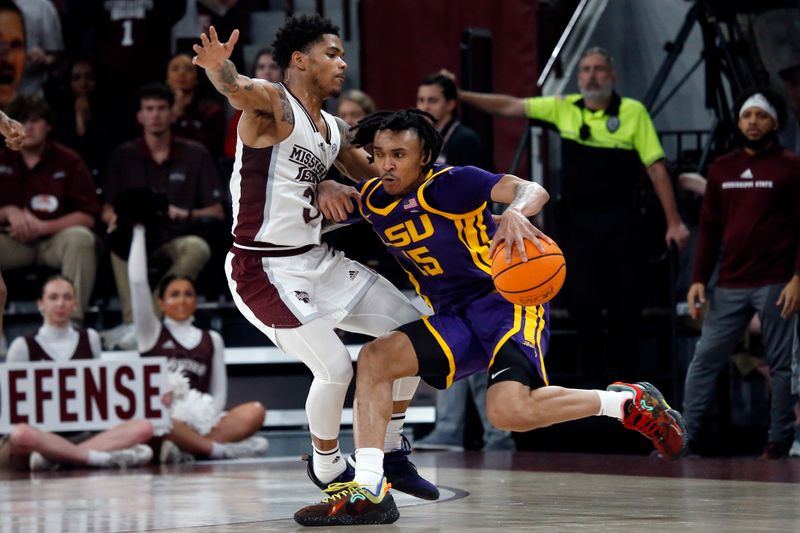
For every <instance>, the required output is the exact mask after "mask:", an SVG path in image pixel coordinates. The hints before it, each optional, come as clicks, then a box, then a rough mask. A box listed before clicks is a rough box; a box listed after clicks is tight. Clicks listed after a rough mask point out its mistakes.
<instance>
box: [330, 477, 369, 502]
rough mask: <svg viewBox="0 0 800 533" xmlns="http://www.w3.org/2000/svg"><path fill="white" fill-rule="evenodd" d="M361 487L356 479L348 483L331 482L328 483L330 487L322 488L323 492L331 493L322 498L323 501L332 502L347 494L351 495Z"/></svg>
mask: <svg viewBox="0 0 800 533" xmlns="http://www.w3.org/2000/svg"><path fill="white" fill-rule="evenodd" d="M359 489H361V485H358V484H357V483H356V482H355V481H348V482H347V483H331V484H330V485H328V488H326V489H322V490H323V492H327V493H329V494H331V495H330V496H328V497H327V498H325V499H324V500H322V503H330V502H333V501H336V500H338V499H341V498H344V497H345V496H350V495H351V494H353V493H354V492H357V491H358V490H359Z"/></svg>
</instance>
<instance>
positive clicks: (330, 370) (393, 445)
mask: <svg viewBox="0 0 800 533" xmlns="http://www.w3.org/2000/svg"><path fill="white" fill-rule="evenodd" d="M338 34H339V30H338V28H337V27H336V26H334V25H333V24H332V23H331V22H330V21H329V20H327V19H324V18H321V17H319V16H314V17H306V16H303V17H295V18H290V19H288V20H287V21H286V23H285V25H284V26H283V28H281V29H280V30H279V31H278V32H277V34H276V37H275V41H274V43H273V45H272V48H273V56H274V58H275V60H276V61H277V62H278V65H279V66H280V67H281V68H282V69H283V70H284V73H285V78H284V81H283V82H282V83H271V82H268V81H264V80H256V79H250V78H247V77H245V76H242V75H240V74H239V73H237V72H236V69H235V67H234V65H233V63H231V61H230V60H229V57H230V55H231V51H232V50H233V47H234V45H235V44H236V41H237V40H238V37H239V32H238V30H234V32H233V33H232V34H231V37H230V40H229V41H228V42H225V43H223V42H220V40H219V38H218V37H217V33H216V30H215V29H214V28H213V27H212V28H210V29H209V35H208V36H206V35H205V34H203V35H202V36H201V44H200V45H195V46H194V51H195V52H196V53H197V56H196V57H195V58H194V63H195V64H196V65H199V66H200V67H202V68H204V69H205V70H206V74H207V75H208V77H209V79H210V80H211V82H212V83H213V84H214V86H215V87H216V88H217V90H218V91H220V92H221V93H222V94H224V95H225V96H226V97H227V98H228V101H229V102H230V104H231V105H232V106H233V107H234V108H235V109H239V110H241V111H242V117H241V119H240V121H239V126H238V140H237V147H236V159H235V163H234V167H233V173H232V175H231V180H230V190H231V197H232V201H233V235H234V245H233V247H232V248H231V252H230V253H229V254H228V257H227V260H226V266H225V268H226V273H227V276H228V280H229V285H230V289H231V294H232V295H233V299H234V302H236V305H237V307H238V308H239V310H240V311H241V312H242V314H243V315H244V316H245V317H246V318H247V319H248V320H249V321H250V322H251V323H252V324H253V325H255V326H256V327H257V328H258V329H259V330H260V331H262V332H263V333H264V334H265V335H266V336H267V337H269V339H270V340H271V341H272V342H273V343H274V344H275V345H276V346H277V347H278V348H280V349H281V350H283V351H284V352H286V353H289V354H292V355H294V356H296V357H298V358H299V359H300V360H301V361H303V362H304V363H305V364H306V366H308V368H309V369H310V370H311V371H312V373H313V375H314V380H313V382H312V384H311V388H310V390H309V393H308V399H307V401H306V414H307V416H308V426H309V429H310V431H311V438H312V441H313V445H314V453H313V456H312V457H311V461H310V462H309V466H308V474H309V477H310V478H311V480H312V481H313V482H314V483H316V484H317V485H318V486H320V487H321V488H324V487H326V486H327V485H328V484H329V483H330V482H334V481H348V480H350V479H352V476H353V469H352V467H351V466H349V465H348V464H347V461H345V460H343V458H342V455H341V453H340V451H339V442H338V435H339V425H340V422H341V414H342V408H343V405H344V399H345V394H346V392H347V388H348V385H349V383H350V380H351V379H352V376H353V368H352V362H351V359H350V354H349V353H348V351H347V349H346V347H345V346H344V344H342V342H341V340H340V339H339V337H338V336H337V335H336V333H335V332H334V327H337V328H340V329H343V330H345V331H351V332H356V333H364V334H368V335H372V336H378V335H382V334H383V333H387V332H389V331H391V330H392V329H395V328H397V327H398V326H400V325H402V324H405V323H408V322H411V321H413V320H417V319H418V318H419V317H420V314H421V313H420V312H419V311H418V310H416V309H415V308H414V307H413V306H412V305H411V304H410V303H409V302H408V300H407V299H406V298H405V297H404V296H403V295H402V293H401V292H400V291H398V290H397V289H396V288H395V287H393V286H392V285H391V284H390V283H389V282H388V281H386V280H385V279H383V278H382V277H380V276H378V275H377V274H376V273H375V272H373V271H372V270H370V269H368V268H366V267H364V266H363V265H361V264H359V263H357V262H355V261H351V260H349V259H347V258H346V257H345V256H344V255H342V254H341V253H338V252H335V251H332V250H330V249H329V248H328V247H327V246H326V245H322V244H320V235H321V227H322V216H321V215H320V212H319V210H318V209H317V201H316V196H317V184H318V183H319V182H320V181H322V180H323V179H324V177H325V175H326V174H327V171H328V169H329V168H330V167H331V165H333V164H334V163H336V165H337V167H338V168H339V169H340V170H341V171H342V172H343V173H345V174H347V175H349V176H353V177H356V178H360V179H366V178H368V177H370V176H373V175H375V172H374V171H373V170H372V169H371V167H370V165H369V163H368V160H367V154H366V152H364V151H363V150H361V149H357V148H356V147H354V146H352V145H351V144H350V142H349V139H348V135H347V131H348V127H347V125H346V124H345V123H344V122H343V121H342V120H340V119H336V118H334V117H333V116H332V115H330V114H328V113H326V112H325V111H323V110H322V103H323V102H324V101H325V100H326V99H327V98H329V97H332V96H337V95H338V94H339V92H340V91H341V88H342V84H343V83H344V77H345V71H346V70H347V64H346V63H345V61H344V48H343V45H342V41H341V39H340V38H339V35H338ZM418 383H419V378H416V377H411V378H405V379H403V380H399V381H398V382H397V383H395V384H393V391H392V398H393V399H394V400H395V403H394V407H393V409H392V416H391V418H392V420H391V422H390V423H389V424H388V426H387V428H386V432H385V433H386V434H385V441H384V443H383V444H382V445H381V449H382V450H384V451H386V452H387V453H386V465H385V466H386V473H387V476H388V477H389V478H390V481H391V482H392V483H393V484H394V486H395V488H397V489H398V490H401V491H404V492H408V493H410V494H413V495H415V496H418V497H421V498H426V499H432V500H435V499H437V498H438V497H439V491H438V489H437V488H436V486H435V485H433V484H431V483H429V482H427V481H425V480H424V479H422V478H421V477H420V476H419V474H418V473H417V471H416V468H415V467H414V466H413V465H412V464H411V463H410V462H409V461H408V459H407V455H408V453H409V452H410V450H409V449H408V446H407V444H406V441H405V440H404V438H403V436H402V427H403V421H404V419H405V411H406V408H407V407H408V403H409V401H410V400H411V397H412V396H413V394H414V391H415V390H416V387H417V384H418Z"/></svg>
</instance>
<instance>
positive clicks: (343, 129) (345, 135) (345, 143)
mask: <svg viewBox="0 0 800 533" xmlns="http://www.w3.org/2000/svg"><path fill="white" fill-rule="evenodd" d="M335 118H336V125H337V126H338V127H339V137H341V138H342V141H341V144H342V150H344V149H345V148H349V147H350V145H351V144H352V142H353V133H352V132H351V131H350V126H348V125H347V122H345V121H344V120H342V119H340V118H339V117H335Z"/></svg>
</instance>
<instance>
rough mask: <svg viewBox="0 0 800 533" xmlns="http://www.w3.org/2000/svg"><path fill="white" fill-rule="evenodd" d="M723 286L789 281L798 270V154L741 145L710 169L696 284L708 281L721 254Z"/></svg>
mask: <svg viewBox="0 0 800 533" xmlns="http://www.w3.org/2000/svg"><path fill="white" fill-rule="evenodd" d="M720 254H721V258H720V272H719V282H718V284H719V286H720V287H731V288H749V287H758V286H762V285H769V284H774V283H786V282H788V281H789V279H790V278H791V277H792V275H793V274H794V273H800V158H798V157H797V156H795V155H794V154H793V153H792V152H790V151H789V150H786V149H784V148H782V147H781V146H773V147H770V148H768V149H766V150H764V151H763V152H759V153H757V154H754V155H750V154H748V153H747V152H746V151H745V150H744V149H743V148H740V149H738V150H735V151H733V152H731V153H728V154H726V155H724V156H721V157H720V158H718V159H717V160H716V161H714V163H713V164H712V165H711V168H710V169H709V173H708V185H707V187H706V194H705V198H704V199H703V207H702V209H701V211H700V226H699V234H698V237H697V252H696V255H695V260H694V272H693V274H692V282H693V283H708V280H709V278H710V277H711V273H712V271H713V270H714V265H715V264H716V261H717V257H718V255H720Z"/></svg>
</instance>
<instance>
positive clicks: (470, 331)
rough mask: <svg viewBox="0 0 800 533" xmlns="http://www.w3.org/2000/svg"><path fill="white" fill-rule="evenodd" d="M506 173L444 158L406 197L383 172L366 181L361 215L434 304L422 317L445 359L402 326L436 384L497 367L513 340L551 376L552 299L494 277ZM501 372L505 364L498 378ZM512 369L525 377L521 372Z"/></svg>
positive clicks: (429, 378) (544, 378) (544, 377)
mask: <svg viewBox="0 0 800 533" xmlns="http://www.w3.org/2000/svg"><path fill="white" fill-rule="evenodd" d="M502 177H503V174H491V173H488V172H486V171H484V170H481V169H478V168H475V167H448V166H439V165H437V166H435V167H434V168H433V170H431V171H429V173H428V175H427V176H426V178H425V181H424V182H423V183H422V184H421V185H420V186H419V187H418V188H417V189H416V190H412V191H410V192H409V193H407V194H406V195H404V196H403V197H401V198H398V197H394V196H391V195H389V194H388V193H386V191H385V190H384V188H383V185H382V183H381V180H380V178H374V179H372V180H369V181H366V182H364V183H362V184H361V185H359V190H360V192H361V201H360V205H359V207H360V210H361V215H362V216H363V217H364V218H365V219H366V220H367V221H368V222H369V223H370V224H372V229H373V230H374V231H375V232H376V233H377V234H378V235H379V236H380V238H381V239H382V240H383V242H384V244H385V245H386V247H387V248H388V250H389V251H390V252H391V253H392V255H394V256H395V258H396V259H397V260H398V261H399V262H400V265H401V266H402V267H403V268H404V269H405V271H406V272H407V273H408V277H409V278H410V280H411V283H412V284H413V285H414V288H415V289H416V290H417V292H418V293H419V295H420V296H421V297H422V298H423V299H424V300H425V301H426V302H427V304H428V305H429V306H430V307H431V308H432V309H433V310H434V314H433V315H432V316H430V317H423V319H422V322H423V323H424V326H425V328H427V331H428V334H429V336H430V337H432V338H433V339H435V345H433V347H434V348H435V351H436V352H437V353H440V354H443V355H444V358H440V359H443V360H442V361H438V362H434V363H432V364H431V363H430V361H426V360H425V357H426V355H425V354H424V353H422V352H424V351H425V349H424V348H425V347H424V346H420V345H419V344H420V341H419V340H418V339H417V338H415V337H414V336H412V333H410V331H411V330H409V331H406V328H405V327H401V328H400V330H401V331H404V332H406V333H407V334H408V335H409V337H410V338H411V339H412V342H414V343H415V349H416V351H417V354H418V357H419V359H420V371H419V375H420V376H421V377H422V378H423V379H425V381H427V382H428V383H430V384H431V385H432V386H434V387H437V388H447V387H449V386H450V385H451V384H452V383H453V381H456V380H459V379H461V378H464V377H467V376H469V375H471V374H474V373H476V372H481V371H485V370H486V369H492V367H493V364H494V363H495V358H496V356H497V355H498V353H499V352H500V351H501V350H502V349H503V347H504V346H506V345H511V344H514V345H516V346H517V347H518V348H519V350H520V351H521V352H522V353H523V354H524V356H525V358H527V359H528V360H529V361H530V363H531V364H532V365H533V367H534V368H535V369H536V371H537V373H538V375H539V376H538V378H540V379H541V382H543V383H544V384H547V381H548V380H547V372H546V370H545V366H544V356H545V353H546V352H547V346H548V339H549V336H550V330H549V318H548V309H549V308H548V306H547V305H546V304H545V305H544V306H535V307H522V306H519V305H514V304H512V303H510V302H508V301H507V300H505V299H504V298H503V297H502V296H500V295H499V294H498V293H497V292H496V291H495V288H494V284H493V283H492V278H491V259H490V258H489V245H490V243H491V239H492V236H493V235H494V233H495V231H496V229H497V228H496V226H495V223H494V221H493V220H492V216H491V212H490V211H489V208H488V204H489V202H490V201H491V191H492V188H493V187H494V186H495V185H496V184H497V182H498V181H500V179H501V178H502ZM416 327H419V326H416ZM509 341H511V342H509ZM515 352H516V353H519V352H518V351H516V350H515ZM514 357H516V358H518V356H512V358H514ZM523 363H524V361H523ZM500 372H504V370H502V369H501V370H498V372H497V373H494V374H493V375H492V380H494V377H495V376H497V377H498V378H500V376H499V375H498V374H499V373H500ZM531 373H532V372H531ZM509 374H514V375H516V376H517V378H516V379H517V380H519V378H518V374H517V373H513V372H509ZM504 377H505V376H503V378H504ZM531 378H535V376H531ZM500 380H501V379H497V381H500ZM525 381H539V380H538V379H529V380H528V379H526V380H525ZM529 384H532V383H529Z"/></svg>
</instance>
